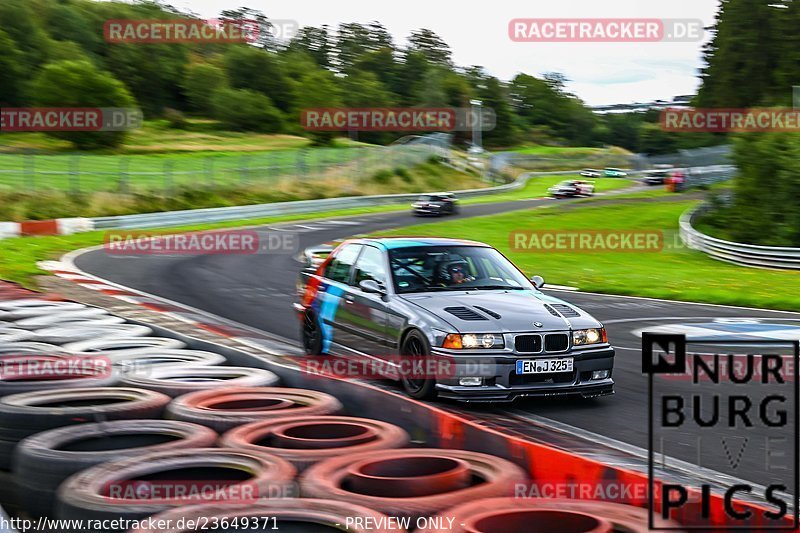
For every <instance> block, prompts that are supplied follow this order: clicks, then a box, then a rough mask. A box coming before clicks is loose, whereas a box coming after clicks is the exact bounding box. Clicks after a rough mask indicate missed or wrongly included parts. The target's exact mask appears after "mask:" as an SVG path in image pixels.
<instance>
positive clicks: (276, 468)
mask: <svg viewBox="0 0 800 533" xmlns="http://www.w3.org/2000/svg"><path fill="white" fill-rule="evenodd" d="M295 474H296V470H295V468H294V467H293V466H292V465H291V463H289V462H288V461H286V460H285V459H281V458H280V457H275V456H273V455H269V454H266V453H253V452H247V451H244V450H234V449H230V448H191V449H185V450H171V451H167V452H156V453H150V454H147V455H142V456H138V457H133V458H130V459H123V460H120V461H111V462H108V463H102V464H99V465H95V466H93V467H90V468H87V469H86V470H83V471H81V472H78V473H77V474H74V475H73V476H71V477H69V478H68V479H67V480H66V481H64V483H62V484H61V486H60V487H59V489H58V493H57V498H58V503H57V504H56V516H57V517H58V518H62V519H72V520H75V519H84V520H119V519H128V520H136V519H140V518H144V517H147V516H150V515H153V514H155V513H160V512H163V511H166V510H168V509H171V508H175V507H183V506H186V505H188V504H190V503H197V502H206V503H211V502H214V503H227V504H231V503H239V504H242V503H245V504H251V505H252V504H254V503H255V502H256V501H258V499H260V498H263V497H267V498H270V497H273V498H281V497H288V496H294V495H296V492H297V491H296V488H295V485H294V482H293V480H294V476H295Z"/></svg>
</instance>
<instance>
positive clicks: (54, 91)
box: [31, 61, 136, 149]
mask: <svg viewBox="0 0 800 533" xmlns="http://www.w3.org/2000/svg"><path fill="white" fill-rule="evenodd" d="M31 93H32V94H33V95H34V96H33V100H34V104H36V105H39V106H42V107H128V108H129V107H133V106H135V105H136V101H135V100H134V98H133V97H132V96H131V94H130V93H129V92H128V90H127V89H126V88H125V86H124V85H123V84H122V83H121V82H120V81H119V80H117V79H115V78H114V77H113V76H112V75H111V74H109V73H108V72H103V71H101V70H99V69H98V68H97V67H95V66H94V65H93V64H92V63H90V62H89V61H59V62H56V63H51V64H48V65H45V66H44V68H42V70H41V72H40V73H39V74H38V76H37V77H36V78H35V79H34V80H33V82H32V83H31ZM48 135H51V136H53V137H56V138H59V139H65V140H67V141H70V142H71V143H73V144H74V145H75V146H76V147H78V148H80V149H91V148H99V147H113V146H119V145H120V144H122V142H123V141H124V139H125V132H124V131H98V132H73V131H56V132H48Z"/></svg>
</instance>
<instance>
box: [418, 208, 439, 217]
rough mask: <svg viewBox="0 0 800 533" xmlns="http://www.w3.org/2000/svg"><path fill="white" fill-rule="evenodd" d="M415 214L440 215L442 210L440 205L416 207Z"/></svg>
mask: <svg viewBox="0 0 800 533" xmlns="http://www.w3.org/2000/svg"><path fill="white" fill-rule="evenodd" d="M414 214H415V215H433V216H439V215H441V214H442V211H441V209H439V208H438V207H415V208H414Z"/></svg>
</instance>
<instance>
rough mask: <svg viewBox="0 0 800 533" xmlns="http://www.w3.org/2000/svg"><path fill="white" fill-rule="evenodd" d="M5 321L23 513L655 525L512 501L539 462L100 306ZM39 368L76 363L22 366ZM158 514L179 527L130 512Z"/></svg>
mask: <svg viewBox="0 0 800 533" xmlns="http://www.w3.org/2000/svg"><path fill="white" fill-rule="evenodd" d="M2 288H3V284H0V289H2ZM2 294H3V292H2V290H0V298H2ZM0 321H2V323H0V369H2V370H1V372H0V504H2V506H3V507H4V508H6V509H7V510H9V511H10V512H11V513H12V515H15V516H21V517H27V518H34V517H49V518H60V519H72V520H75V519H77V520H81V519H82V520H112V521H116V522H113V523H112V526H111V527H110V528H109V529H107V531H108V532H109V533H115V532H116V533H124V532H125V531H128V530H129V528H133V529H130V531H132V532H133V533H148V532H153V533H155V531H166V532H174V533H178V532H185V533H190V532H195V531H200V530H203V529H202V524H203V523H205V524H208V523H209V521H210V523H211V524H212V525H213V524H217V525H218V526H220V527H216V529H218V530H221V531H236V530H241V531H244V530H247V531H271V530H275V529H276V528H277V529H278V530H281V529H288V530H291V531H315V532H317V531H319V532H325V531H331V532H333V531H342V530H347V531H351V532H366V531H370V532H373V533H375V532H377V533H381V532H388V531H392V532H402V531H415V530H416V531H421V532H424V531H429V532H431V533H432V532H434V531H439V529H435V528H434V526H435V525H436V524H440V523H441V519H443V518H444V517H453V516H456V517H458V520H457V521H456V526H454V529H452V530H453V531H465V532H466V531H470V532H483V531H485V532H486V533H494V532H495V531H503V532H509V533H514V532H516V531H526V532H527V531H553V530H556V529H561V530H563V531H564V533H566V532H567V531H595V532H605V531H617V530H619V531H632V532H637V531H640V530H641V528H643V527H645V526H646V521H642V520H640V518H641V516H640V512H641V509H638V508H633V507H628V506H622V505H617V506H606V507H602V506H598V505H594V502H586V501H584V502H578V503H576V504H572V506H570V505H571V504H570V503H569V502H564V501H557V502H554V501H548V500H539V499H519V498H512V496H513V495H514V487H515V485H516V484H519V483H526V482H528V473H527V472H526V470H525V469H523V468H521V467H519V466H518V465H517V464H515V463H513V462H511V461H508V460H506V459H502V458H499V457H496V456H493V455H489V454H486V453H478V452H473V451H464V450H455V449H437V448H430V447H429V448H417V447H412V446H413V443H412V441H411V439H410V436H409V434H408V433H407V432H406V430H405V429H403V428H401V427H398V426H397V425H394V424H391V423H388V422H384V421H378V420H374V419H370V418H364V417H355V416H350V415H352V414H355V413H348V412H346V410H345V409H344V407H343V404H342V402H341V401H340V400H339V399H337V398H336V397H335V396H336V395H337V392H336V390H334V391H333V394H329V393H324V392H319V391H313V390H305V389H299V388H289V387H283V386H281V383H280V379H279V378H278V376H277V375H275V374H274V373H273V372H270V371H268V370H264V369H259V368H251V367H248V366H241V365H242V362H241V360H238V359H237V361H236V362H237V363H239V365H240V366H234V365H232V364H231V361H229V360H228V359H227V358H226V357H225V356H224V355H221V354H220V353H216V352H209V351H201V350H194V349H189V347H188V346H187V344H186V343H185V342H183V341H181V340H177V339H173V338H166V337H162V336H159V333H157V332H156V331H154V328H155V326H154V327H153V328H150V327H147V326H142V325H139V324H132V323H129V322H127V321H126V320H124V319H122V318H119V317H116V316H112V315H110V314H109V313H107V312H106V311H105V310H102V309H97V308H92V307H87V306H84V305H82V304H76V303H72V302H58V301H50V300H43V299H35V298H17V299H16V300H0ZM190 344H191V342H190ZM223 353H226V354H227V355H228V356H230V357H232V358H233V355H232V354H231V353H228V352H224V351H223ZM75 361H79V362H83V361H103V362H104V365H100V366H96V367H92V366H91V365H89V366H88V368H89V370H86V369H85V368H84V367H82V366H79V367H78V370H75V369H74V368H73V367H72V366H69V365H68V364H67V363H74V362H75ZM25 365H29V366H30V367H31V368H36V369H47V368H51V369H58V368H61V367H64V366H65V365H66V366H65V367H66V368H70V369H71V370H70V372H69V373H68V375H65V376H62V375H59V374H58V373H57V372H55V373H51V374H47V373H44V374H42V375H39V374H35V373H34V374H23V375H22V376H21V377H20V376H19V375H16V374H10V373H9V372H10V369H16V368H18V367H24V366H25ZM97 368H99V369H100V370H102V371H97V372H92V369H95V370H96V369H97ZM637 513H638V514H637ZM147 517H153V518H154V520H160V521H162V524H163V523H169V524H170V525H169V526H168V527H166V528H164V527H160V528H159V529H147V528H146V527H145V526H141V527H138V529H136V528H134V526H131V525H130V524H133V523H135V522H133V521H136V520H141V519H145V518H147ZM126 520H127V521H128V522H125V521H126ZM264 520H266V522H263V521H264ZM437 520H438V522H437ZM259 521H262V522H259ZM142 523H145V522H142ZM459 523H463V524H464V526H463V528H462V529H461V530H459V529H457V528H458V527H462V526H458V525H457V524H459ZM125 524H127V525H125ZM225 524H230V525H231V526H230V528H227V526H225ZM234 524H237V525H234ZM245 525H246V526H245ZM117 526H118V528H117V529H114V527H117ZM432 528H433V529H432ZM637 528H638V529H637ZM78 531H79V530H78V529H75V530H74V532H75V533H77V532H78ZM60 533H72V532H71V531H69V530H68V529H63V531H62V532H60Z"/></svg>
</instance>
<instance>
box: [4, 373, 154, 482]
mask: <svg viewBox="0 0 800 533" xmlns="http://www.w3.org/2000/svg"><path fill="white" fill-rule="evenodd" d="M169 401H170V398H169V396H167V395H165V394H159V393H157V392H153V391H148V390H141V389H131V388H118V387H95V388H75V389H65V390H50V391H37V392H26V393H23V394H12V395H10V396H5V397H3V398H0V469H5V470H10V468H11V453H10V451H11V449H12V448H13V447H14V446H15V445H16V444H17V442H19V441H20V440H22V439H24V438H26V437H29V436H31V435H33V434H35V433H39V432H41V431H44V430H47V429H52V428H58V427H63V426H71V425H75V424H83V423H86V422H102V421H105V420H126V419H136V418H160V417H161V414H162V413H163V412H164V408H165V407H166V406H167V404H168V403H169ZM6 451H8V452H9V453H5V452H6Z"/></svg>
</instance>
